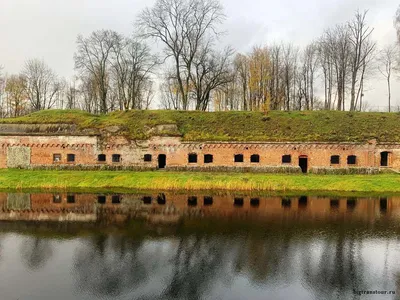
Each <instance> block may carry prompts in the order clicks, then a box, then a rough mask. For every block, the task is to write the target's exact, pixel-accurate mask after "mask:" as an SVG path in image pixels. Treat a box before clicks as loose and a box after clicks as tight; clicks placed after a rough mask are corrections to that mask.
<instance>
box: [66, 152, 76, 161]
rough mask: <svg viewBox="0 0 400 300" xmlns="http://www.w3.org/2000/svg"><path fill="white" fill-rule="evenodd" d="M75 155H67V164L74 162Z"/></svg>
mask: <svg viewBox="0 0 400 300" xmlns="http://www.w3.org/2000/svg"><path fill="white" fill-rule="evenodd" d="M74 161H75V154H67V162H74Z"/></svg>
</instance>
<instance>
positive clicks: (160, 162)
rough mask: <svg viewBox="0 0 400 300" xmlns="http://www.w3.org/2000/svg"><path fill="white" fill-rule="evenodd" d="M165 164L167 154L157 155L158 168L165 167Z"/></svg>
mask: <svg viewBox="0 0 400 300" xmlns="http://www.w3.org/2000/svg"><path fill="white" fill-rule="evenodd" d="M166 166H167V156H166V155H165V154H160V155H159V156H158V168H159V169H165V167H166Z"/></svg>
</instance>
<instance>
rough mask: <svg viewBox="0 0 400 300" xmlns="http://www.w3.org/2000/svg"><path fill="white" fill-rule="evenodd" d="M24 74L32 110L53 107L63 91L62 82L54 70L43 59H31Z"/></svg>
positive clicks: (26, 64)
mask: <svg viewBox="0 0 400 300" xmlns="http://www.w3.org/2000/svg"><path fill="white" fill-rule="evenodd" d="M22 76H23V77H24V78H25V81H26V89H27V96H28V98H29V101H30V103H31V107H32V110H33V111H38V110H43V109H50V108H52V107H53V106H54V104H55V103H56V101H57V97H58V96H59V93H60V91H61V85H60V82H59V81H58V78H57V76H56V75H55V73H54V72H53V70H51V69H50V67H49V66H48V65H47V64H46V63H45V62H44V61H42V60H38V59H31V60H28V61H27V62H26V63H25V67H24V70H23V72H22Z"/></svg>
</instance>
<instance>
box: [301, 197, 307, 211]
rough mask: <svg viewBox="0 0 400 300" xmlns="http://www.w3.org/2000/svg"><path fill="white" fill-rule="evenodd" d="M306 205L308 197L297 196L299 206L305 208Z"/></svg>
mask: <svg viewBox="0 0 400 300" xmlns="http://www.w3.org/2000/svg"><path fill="white" fill-rule="evenodd" d="M307 205H308V198H307V197H306V196H301V197H300V198H299V208H306V207H307Z"/></svg>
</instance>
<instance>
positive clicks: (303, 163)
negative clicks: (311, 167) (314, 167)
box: [299, 156, 308, 173]
mask: <svg viewBox="0 0 400 300" xmlns="http://www.w3.org/2000/svg"><path fill="white" fill-rule="evenodd" d="M299 166H300V168H301V171H302V172H303V173H308V157H307V156H300V157H299Z"/></svg>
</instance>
